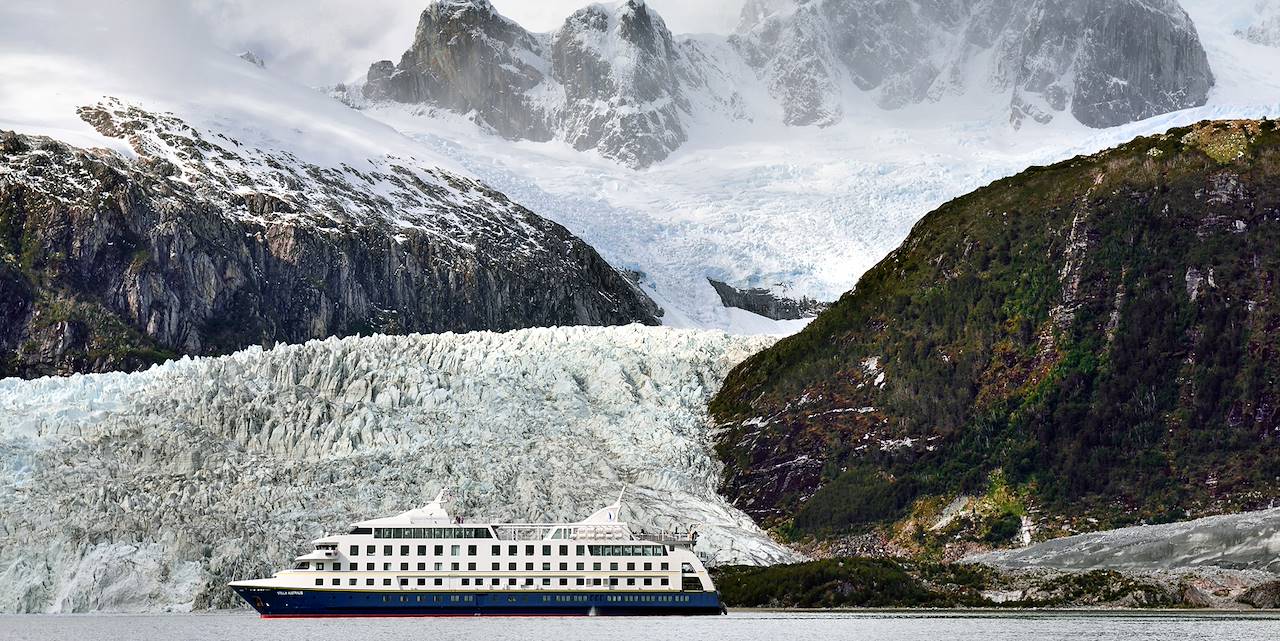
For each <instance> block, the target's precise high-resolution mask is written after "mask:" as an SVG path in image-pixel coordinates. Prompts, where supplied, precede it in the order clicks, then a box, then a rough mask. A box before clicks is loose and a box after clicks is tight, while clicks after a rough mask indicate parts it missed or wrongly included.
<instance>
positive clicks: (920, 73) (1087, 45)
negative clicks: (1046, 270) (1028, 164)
mask: <svg viewBox="0 0 1280 641" xmlns="http://www.w3.org/2000/svg"><path fill="white" fill-rule="evenodd" d="M743 13H744V15H743V22H742V25H741V27H740V29H739V34H737V35H736V36H735V38H734V43H735V44H736V45H737V46H738V47H739V49H740V50H741V51H742V52H743V54H744V55H745V56H746V57H747V59H748V60H749V61H750V62H751V64H752V66H753V67H755V68H757V69H759V70H760V72H761V75H762V76H763V77H764V78H765V79H766V81H767V82H768V84H769V89H770V91H771V93H772V94H773V95H774V97H775V98H777V99H778V101H779V102H781V103H782V105H783V108H784V110H785V113H786V122H787V123H788V124H794V125H810V124H818V125H829V124H832V123H834V122H837V121H839V120H840V119H841V118H843V117H845V116H846V114H847V115H848V116H849V117H857V116H858V115H859V113H858V112H857V111H855V109H854V107H853V106H852V105H855V104H857V102H856V101H855V99H854V96H853V95H851V94H854V93H857V92H865V93H867V94H869V97H870V99H871V101H873V102H874V103H875V104H876V105H877V106H879V107H881V108H884V109H897V108H901V107H903V106H905V105H910V104H917V103H922V102H942V101H945V100H948V99H953V98H954V97H956V96H964V95H966V94H976V95H978V96H982V97H985V96H988V95H994V96H999V97H1000V100H1002V101H1004V102H1006V104H1007V105H1008V106H1007V107H1006V109H1007V110H1008V112H1009V114H1010V118H1011V120H1012V121H1013V122H1014V123H1015V124H1021V123H1023V122H1024V121H1026V120H1035V121H1038V122H1042V123H1043V122H1047V121H1049V120H1051V119H1052V118H1053V117H1054V115H1055V114H1057V113H1060V112H1069V113H1070V114H1071V115H1072V116H1073V117H1074V118H1075V119H1076V120H1078V121H1079V122H1081V123H1083V124H1085V125H1087V126H1090V127H1112V126H1116V125H1121V124H1125V123H1129V122H1133V121H1135V120H1141V119H1144V118H1149V117H1151V116H1156V115H1159V114H1163V113H1168V112H1170V111H1176V110H1178V109H1185V108H1188V107H1198V106H1200V105H1203V104H1204V103H1205V101H1206V99H1207V96H1208V92H1209V89H1210V88H1211V87H1212V86H1213V73H1212V72H1211V71H1210V69H1209V63H1208V60H1207V58H1206V56H1205V52H1204V49H1203V48H1202V47H1201V44H1200V39H1199V37H1198V35H1197V33H1196V28H1195V25H1194V24H1192V22H1191V20H1190V18H1188V17H1187V14H1186V12H1185V11H1183V9H1182V7H1181V6H1179V4H1178V2H1177V0H1155V1H1153V0H1070V1H1063V0H1037V1H1032V2H1026V1H1021V0H964V1H962V2H954V1H942V2H939V1H930V2H918V3H907V2H885V1H883V0H812V1H810V0H750V2H748V4H747V6H746V8H745V9H744V12H743Z"/></svg>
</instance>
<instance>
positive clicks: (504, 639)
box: [0, 612, 1280, 641]
mask: <svg viewBox="0 0 1280 641" xmlns="http://www.w3.org/2000/svg"><path fill="white" fill-rule="evenodd" d="M0 639H3V640H4V641H10V640H12V641H26V640H31V641H47V640H54V639H56V640H58V641H73V640H76V641H78V640H82V639H113V640H114V639H121V640H128V639H147V640H150V639H164V640H166V641H168V640H173V641H179V640H191V641H198V640H205V639H209V640H218V641H222V640H227V641H235V640H239V639H246V640H248V639H252V640H253V641H276V640H279V641H302V640H305V641H329V640H333V641H355V640H359V639H376V640H377V641H408V640H413V641H435V640H436V639H440V640H449V641H465V640H469V639H475V640H477V641H481V640H483V641H508V640H509V641H517V640H518V641H530V640H542V639H546V640H548V641H552V640H554V641H562V640H577V639H593V640H594V639H599V640H601V641H631V640H635V641H665V640H667V639H671V640H676V639H679V640H681V641H688V640H690V639H715V640H717V641H808V640H810V639H812V640H814V641H833V640H838V639H867V640H875V641H895V640H900V639H902V640H907V639H910V640H916V639H919V640H923V641H1004V640H1018V641H1052V640H1068V639H1069V640H1081V641H1083V640H1086V639H1087V640H1090V641H1093V640H1112V639H1114V640H1116V641H1148V640H1150V641H1199V640H1202V639H1203V640H1204V641H1237V640H1242V641H1255V640H1256V641H1273V640H1280V614H1217V613H1213V614H1131V613H1123V614H1117V613H1099V614H1094V613H1086V614H1082V613H1032V614H1017V615H1010V614H1008V613H1000V614H974V613H956V612H952V613H927V614H920V613H893V612H878V613H800V612H739V613H734V614H730V615H729V616H727V617H690V618H665V617H662V618H566V619H556V618H550V619H542V618H525V619H520V618H465V619H327V620H315V619H310V620H296V619H294V620H280V619H273V620H263V619H259V618H257V617H256V616H254V615H251V614H247V613H226V614H224V613H219V614H188V615H182V614H175V615H22V616H0Z"/></svg>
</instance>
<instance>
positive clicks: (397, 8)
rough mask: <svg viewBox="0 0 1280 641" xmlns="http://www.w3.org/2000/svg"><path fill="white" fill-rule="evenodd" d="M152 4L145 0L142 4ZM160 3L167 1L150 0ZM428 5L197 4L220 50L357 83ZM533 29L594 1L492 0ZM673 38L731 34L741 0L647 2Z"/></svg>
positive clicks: (210, 0)
mask: <svg viewBox="0 0 1280 641" xmlns="http://www.w3.org/2000/svg"><path fill="white" fill-rule="evenodd" d="M142 1H144V2H145V1H147V0H142ZM153 1H162V0H153ZM430 1H431V0H193V3H192V7H193V10H194V11H195V12H196V14H197V15H198V16H199V18H200V19H201V20H203V21H204V22H206V23H207V24H208V25H209V29H210V32H211V35H212V36H213V37H214V38H215V40H216V41H218V42H219V43H220V44H221V45H222V46H224V47H226V48H228V49H234V50H252V51H254V52H255V53H257V54H258V55H259V56H260V57H262V58H263V59H264V60H265V61H266V63H267V65H268V66H270V67H272V68H273V69H275V70H276V71H280V72H284V73H287V74H289V75H291V76H293V77H295V78H297V79H298V80H299V81H301V82H303V83H304V84H308V85H313V86H319V85H331V84H335V83H337V82H344V81H349V80H354V79H356V78H358V77H361V76H363V75H364V73H365V72H366V71H367V70H368V68H369V64H370V63H372V62H374V61H377V60H388V59H389V60H399V58H400V54H402V53H404V50H405V49H407V48H408V46H409V44H410V43H411V41H412V40H413V32H414V28H415V27H416V26H417V23H418V15H419V14H421V13H422V10H423V9H424V8H426V6H427V5H428V4H429V2H430ZM492 2H493V5H494V7H496V8H497V9H498V11H499V12H501V13H502V14H504V15H506V16H507V17H509V18H511V19H513V20H515V21H516V22H519V23H520V24H521V25H523V26H524V27H525V28H526V29H529V30H531V31H551V30H554V29H555V28H556V27H558V26H559V25H560V24H561V23H563V22H564V19H565V18H566V17H568V16H569V14H571V13H573V12H574V11H575V10H577V9H579V8H581V7H583V6H586V5H587V4H590V0H492ZM648 3H649V6H650V7H651V8H652V9H653V10H655V11H657V12H658V14H659V15H661V16H662V17H663V20H665V21H666V23H667V26H668V27H669V28H670V29H671V30H672V31H673V32H675V33H677V34H681V33H729V32H730V31H732V30H733V28H734V27H735V26H736V25H737V23H738V16H739V14H740V13H741V11H742V5H743V3H744V0H648Z"/></svg>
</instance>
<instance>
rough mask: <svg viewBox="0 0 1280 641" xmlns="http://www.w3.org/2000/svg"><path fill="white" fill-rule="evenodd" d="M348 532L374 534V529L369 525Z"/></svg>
mask: <svg viewBox="0 0 1280 641" xmlns="http://www.w3.org/2000/svg"><path fill="white" fill-rule="evenodd" d="M347 534H373V530H371V529H369V528H367V527H358V528H352V530H351V531H350V532H348V533H347Z"/></svg>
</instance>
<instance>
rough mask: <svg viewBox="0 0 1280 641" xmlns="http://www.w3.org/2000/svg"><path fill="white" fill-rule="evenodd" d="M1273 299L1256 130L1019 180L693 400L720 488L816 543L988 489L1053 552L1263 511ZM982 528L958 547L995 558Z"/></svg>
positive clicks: (970, 203)
mask: <svg viewBox="0 0 1280 641" xmlns="http://www.w3.org/2000/svg"><path fill="white" fill-rule="evenodd" d="M1277 291H1280V128H1278V127H1277V124H1276V123H1275V122H1266V121H1264V122H1251V121H1243V122H1219V123H1202V124H1201V125H1197V126H1196V127H1194V128H1186V129H1180V130H1174V131H1171V132H1169V133H1168V134H1166V135H1162V136H1154V137H1148V138H1140V139H1138V140H1135V141H1133V142H1131V143H1129V144H1127V145H1124V146H1122V147H1119V148H1116V149H1114V150H1110V151H1106V152H1102V153H1100V154H1097V155H1094V156H1089V157H1080V158H1075V159H1072V160H1069V161H1066V162H1063V163H1059V164H1057V165H1054V166H1052V167H1038V168H1032V169H1030V170H1028V171H1026V172H1024V173H1022V174H1020V175H1018V176H1015V177H1011V178H1007V179H1004V180H1000V181H997V182H995V183H993V184H992V185H990V186H988V187H986V188H983V189H981V190H978V191H977V192H974V193H973V194H970V195H968V196H965V197H962V198H959V199H956V200H954V201H952V202H950V203H947V204H946V205H944V206H943V207H941V208H940V209H938V210H937V211H934V212H933V213H931V214H929V215H928V216H926V217H925V218H924V219H923V220H922V221H921V222H920V223H919V224H918V225H916V227H915V229H913V231H912V233H911V234H910V236H909V237H908V238H907V239H906V241H905V242H904V243H903V244H902V246H901V247H900V248H899V249H897V250H896V251H895V252H893V253H892V254H890V255H889V256H888V257H887V258H886V259H885V260H884V261H882V262H881V263H880V264H879V265H877V266H876V267H875V268H873V269H872V270H870V271H869V272H868V273H867V274H866V275H865V276H864V277H863V278H862V280H861V281H860V282H859V283H858V286H857V289H856V290H854V291H853V292H850V293H849V294H846V295H845V296H844V297H843V298H842V299H841V300H840V301H839V302H837V303H836V304H835V305H833V306H832V308H831V309H830V310H829V311H828V312H826V313H825V314H823V315H822V316H820V317H819V318H818V319H817V320H815V321H814V322H813V323H812V324H811V325H809V327H808V328H807V329H805V330H804V331H803V332H801V333H799V334H797V335H795V336H793V337H790V338H787V339H785V340H783V341H781V342H779V343H778V344H777V345H776V346H775V347H773V348H771V349H769V350H766V351H765V352H763V353H761V354H758V355H756V356H753V357H752V358H750V359H748V360H747V361H746V362H744V363H743V364H741V365H740V366H739V367H738V368H736V369H735V370H734V372H733V373H732V374H731V375H730V376H729V378H728V380H727V381H726V383H725V385H724V387H723V389H722V390H721V392H720V393H719V394H718V395H717V396H716V397H715V399H714V400H713V401H712V403H711V411H712V414H713V416H714V417H715V418H716V420H717V422H718V423H719V424H720V425H722V426H724V427H725V428H726V430H725V431H724V432H723V434H722V436H721V438H720V440H719V442H718V444H717V448H718V452H719V453H720V455H721V457H722V458H723V459H724V461H725V462H726V464H727V473H726V483H725V491H726V492H727V493H729V494H730V495H731V496H734V497H735V499H736V500H737V502H738V504H739V505H741V506H743V507H744V508H746V509H747V510H748V511H749V512H751V513H753V514H754V515H756V516H757V517H759V518H761V519H762V520H764V521H765V522H766V523H769V524H771V525H778V526H783V527H784V530H785V531H787V532H790V533H792V534H794V535H805V534H808V535H818V536H825V535H831V534H841V533H845V532H851V531H859V530H862V529H865V528H868V527H872V526H879V527H886V526H887V525H888V524H890V523H893V522H897V521H900V520H902V519H904V518H906V517H908V516H909V515H910V514H911V513H912V511H913V510H915V509H917V508H918V506H919V502H920V501H922V500H925V499H928V498H929V497H939V498H943V497H954V496H956V495H959V494H970V495H973V494H983V493H984V492H986V491H987V490H988V488H989V486H990V482H991V478H992V474H993V473H998V474H1000V476H1001V478H1002V479H1003V481H1002V482H1004V483H1006V484H1007V485H1008V486H1009V487H1010V488H1012V490H1013V491H1014V492H1016V493H1017V494H1019V495H1020V496H1024V497H1026V499H1027V500H1028V501H1030V502H1031V504H1033V505H1035V506H1036V507H1037V508H1038V509H1039V511H1040V514H1042V515H1044V516H1041V517H1040V518H1041V520H1042V521H1043V520H1046V517H1047V519H1048V520H1049V521H1050V522H1048V523H1042V525H1044V526H1045V528H1042V531H1050V532H1051V531H1054V529H1055V527H1059V526H1066V525H1068V524H1070V525H1071V526H1073V527H1076V528H1077V529H1078V528H1082V527H1092V528H1103V527H1109V526H1118V525H1123V524H1127V523H1131V522H1134V521H1137V520H1149V521H1163V520H1172V519H1176V518H1181V517H1182V516H1184V515H1186V514H1188V513H1194V514H1202V513H1208V512H1215V511H1222V510H1224V509H1234V508H1246V507H1251V506H1261V505H1265V504H1266V501H1267V500H1268V499H1269V498H1270V497H1274V496H1276V495H1277V494H1280V447H1277V441H1278V439H1280V409H1278V408H1280V354H1277V350H1280V298H1278V297H1277V296H1276V292H1277ZM857 408H863V409H860V410H858V411H853V410H855V409H857ZM1086 517H1087V518H1089V519H1092V520H1091V521H1084V520H1083V519H1085V518H1086ZM993 518H994V520H993V521H991V522H989V523H987V524H985V525H983V526H982V528H981V529H982V530H985V531H986V533H985V534H983V533H981V532H978V531H976V530H975V531H974V532H973V533H972V535H973V537H974V538H975V539H983V538H986V539H987V540H988V542H995V541H997V540H1000V539H1006V538H1008V535H1009V534H1010V533H1011V532H1012V531H1013V527H1014V523H1013V516H1012V513H1010V515H1006V516H999V515H997V516H995V517H993Z"/></svg>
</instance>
